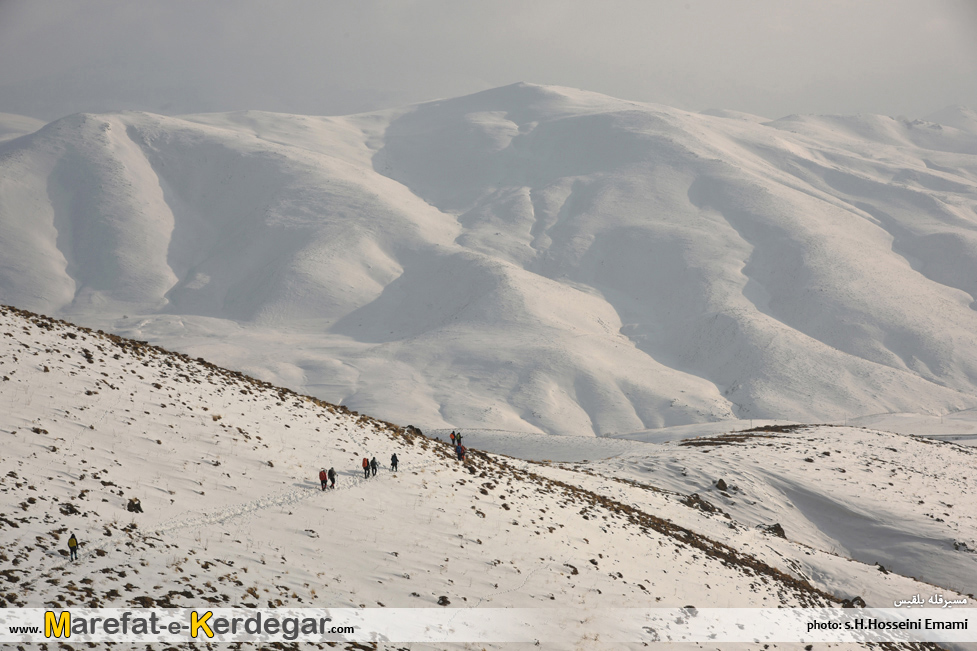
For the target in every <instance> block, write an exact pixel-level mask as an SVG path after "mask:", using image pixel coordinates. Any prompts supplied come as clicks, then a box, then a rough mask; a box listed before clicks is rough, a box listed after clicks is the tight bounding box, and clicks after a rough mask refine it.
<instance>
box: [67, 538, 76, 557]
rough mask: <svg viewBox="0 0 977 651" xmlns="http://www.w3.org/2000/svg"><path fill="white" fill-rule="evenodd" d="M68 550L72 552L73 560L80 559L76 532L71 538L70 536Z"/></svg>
mask: <svg viewBox="0 0 977 651" xmlns="http://www.w3.org/2000/svg"><path fill="white" fill-rule="evenodd" d="M68 551H69V552H71V560H73V561H76V560H78V539H77V538H75V534H74V533H72V534H71V538H68Z"/></svg>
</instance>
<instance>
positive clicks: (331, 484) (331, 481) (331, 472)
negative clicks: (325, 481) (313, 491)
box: [328, 468, 336, 488]
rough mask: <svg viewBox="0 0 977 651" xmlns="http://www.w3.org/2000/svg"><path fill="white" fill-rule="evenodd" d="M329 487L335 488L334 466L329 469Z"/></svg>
mask: <svg viewBox="0 0 977 651" xmlns="http://www.w3.org/2000/svg"><path fill="white" fill-rule="evenodd" d="M328 476H329V488H336V470H335V469H334V468H330V469H329V475H328Z"/></svg>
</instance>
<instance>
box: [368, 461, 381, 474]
mask: <svg viewBox="0 0 977 651" xmlns="http://www.w3.org/2000/svg"><path fill="white" fill-rule="evenodd" d="M379 467H380V464H379V463H377V458H376V457H373V458H372V459H370V470H372V471H373V476H374V477H376V476H377V468H379Z"/></svg>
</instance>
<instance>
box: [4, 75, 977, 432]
mask: <svg viewBox="0 0 977 651" xmlns="http://www.w3.org/2000/svg"><path fill="white" fill-rule="evenodd" d="M0 123H9V126H8V127H7V130H6V132H7V133H9V134H22V133H24V132H25V131H29V130H31V128H32V126H31V125H29V124H20V123H15V121H13V120H12V118H7V119H6V122H4V121H3V120H0ZM33 126H34V127H36V125H33ZM0 137H2V136H0ZM975 208H977V119H975V117H974V113H973V112H972V111H968V110H965V109H955V110H950V111H945V112H942V113H940V114H937V115H934V116H933V121H920V120H917V121H906V120H902V119H894V118H889V117H884V116H877V115H861V116H790V117H786V118H783V119H780V120H775V121H769V120H765V119H763V118H758V117H756V116H746V115H743V114H737V113H732V112H722V111H712V112H709V113H708V114H693V113H688V112H686V111H681V110H677V109H672V108H669V107H666V106H658V105H651V104H640V103H635V102H627V101H621V100H617V99H614V98H610V97H606V96H603V95H598V94H595V93H588V92H584V91H579V90H573V89H568V88H558V87H547V86H535V85H530V84H516V85H513V86H507V87H504V88H498V89H494V90H490V91H486V92H483V93H478V94H475V95H471V96H467V97H460V98H454V99H448V100H443V101H437V102H430V103H427V104H422V105H418V106H414V107H408V108H405V109H401V110H391V111H385V112H379V113H371V114H364V115H356V116H348V117H311V116H296V115H276V114H269V113H261V112H252V111H247V112H236V113H227V114H208V115H195V116H183V117H165V116H159V115H151V114H145V113H135V112H123V113H113V114H105V115H88V114H86V115H74V116H69V117H66V118H64V119H61V120H58V121H55V122H52V123H51V124H49V125H47V126H45V127H43V128H41V129H40V130H37V131H36V132H34V133H31V134H29V135H23V136H22V137H18V138H12V139H8V140H6V141H4V142H0V260H3V265H2V267H0V302H2V303H7V304H11V305H17V306H19V307H23V308H27V309H33V310H36V311H42V312H45V313H48V314H54V315H58V316H62V317H65V318H70V319H72V320H74V321H76V322H78V323H83V324H85V325H89V326H92V327H96V328H102V329H105V330H111V331H112V332H119V333H123V334H126V335H127V336H130V337H133V338H135V339H145V340H149V341H151V342H153V343H157V344H159V345H163V346H166V347H168V348H171V349H179V350H184V351H193V353H194V356H198V355H200V356H204V357H206V358H207V359H210V360H212V361H214V362H215V363H219V364H221V365H223V366H226V367H231V368H238V369H243V370H246V371H247V372H248V373H249V374H251V375H254V376H256V377H260V378H262V379H264V380H268V381H272V382H274V383H275V384H276V385H279V386H287V387H291V388H293V389H295V390H297V391H300V392H302V393H308V394H312V395H316V396H319V397H321V398H323V399H325V400H330V401H332V402H336V403H339V402H342V403H343V404H346V405H348V406H349V407H350V408H352V409H357V410H360V411H366V412H369V413H372V414H375V415H377V416H378V417H382V418H384V419H386V420H391V421H398V422H413V423H416V424H418V425H420V426H421V427H425V428H427V427H430V428H443V427H448V428H450V427H459V426H461V427H469V428H487V429H504V430H513V431H528V432H537V433H557V434H578V435H594V434H598V435H607V434H612V433H614V434H625V433H628V432H638V431H643V430H648V429H656V428H661V427H668V426H681V425H689V424H696V423H706V422H711V421H721V420H729V419H737V418H738V419H750V418H754V419H761V418H785V419H791V420H794V421H799V422H839V421H841V422H844V420H845V419H846V418H854V417H857V416H863V415H866V414H880V413H890V412H902V413H924V414H932V415H939V414H945V413H947V412H953V411H957V410H961V409H967V408H973V407H975V406H977V398H975V397H974V396H975V395H977V342H975V339H974V338H973V336H972V333H973V332H974V331H975V330H977V313H975V311H974V309H972V305H973V303H974V300H975V297H977V229H975V228H974V225H975V222H977V214H975Z"/></svg>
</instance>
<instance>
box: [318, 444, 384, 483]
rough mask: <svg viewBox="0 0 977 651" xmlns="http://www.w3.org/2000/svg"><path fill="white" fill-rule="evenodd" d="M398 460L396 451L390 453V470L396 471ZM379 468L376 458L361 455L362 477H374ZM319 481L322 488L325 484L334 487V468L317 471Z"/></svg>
mask: <svg viewBox="0 0 977 651" xmlns="http://www.w3.org/2000/svg"><path fill="white" fill-rule="evenodd" d="M398 463H399V460H398V459H397V453H396V452H395V453H394V454H391V455H390V470H391V471H393V472H397V464H398ZM379 468H380V464H379V463H377V458H376V457H373V458H372V459H367V458H366V457H363V478H364V479H369V478H370V476H371V474H372V476H374V477H376V474H377V470H378V469H379ZM319 483H321V484H322V490H326V486H327V485H328V487H329V488H335V487H336V470H335V468H330V469H329V470H328V471H327V470H326V469H325V468H323V469H322V470H320V471H319Z"/></svg>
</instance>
